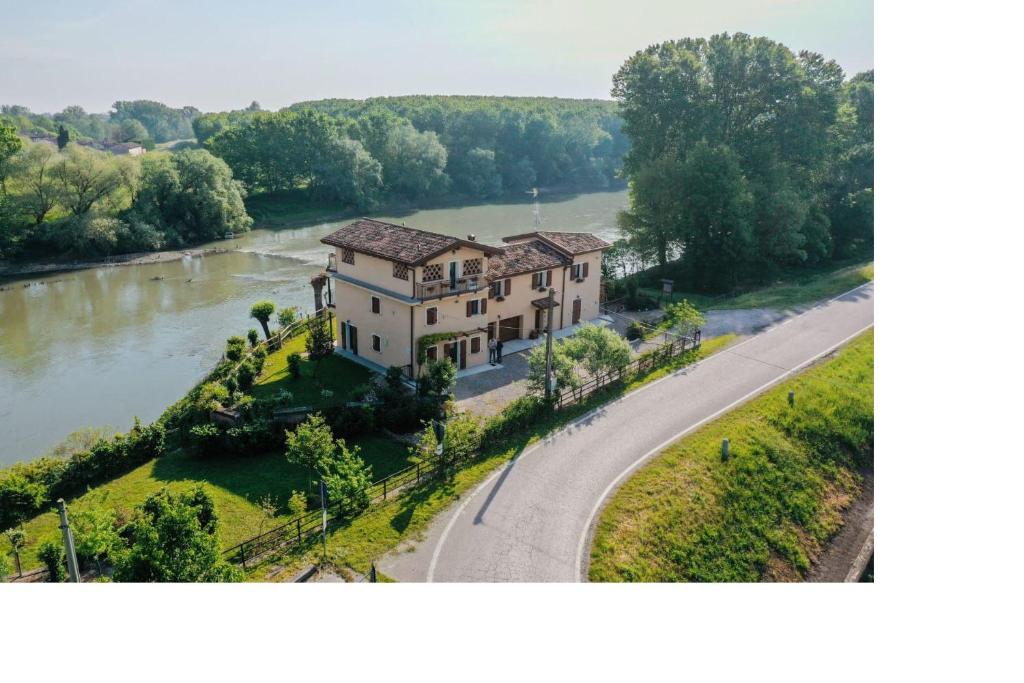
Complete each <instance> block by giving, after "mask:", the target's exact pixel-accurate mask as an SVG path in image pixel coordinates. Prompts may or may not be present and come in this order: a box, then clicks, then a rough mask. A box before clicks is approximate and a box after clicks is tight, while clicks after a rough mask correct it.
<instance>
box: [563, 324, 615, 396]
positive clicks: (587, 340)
mask: <svg viewBox="0 0 1024 683" xmlns="http://www.w3.org/2000/svg"><path fill="white" fill-rule="evenodd" d="M566 352H567V353H568V355H569V356H570V357H571V358H573V359H574V360H575V361H576V362H577V363H579V364H580V365H582V366H583V367H584V368H586V369H587V372H589V373H590V374H591V375H592V376H593V377H595V378H598V384H600V383H601V378H602V377H603V376H605V375H607V374H609V373H611V372H615V371H617V370H621V369H622V368H624V367H626V365H628V364H629V356H630V348H629V343H628V342H626V340H625V339H623V338H622V337H620V336H619V335H617V334H616V333H615V332H613V331H612V330H610V329H608V328H606V327H598V326H597V325H592V324H590V323H587V324H585V325H583V326H581V327H580V329H579V330H577V331H576V334H575V335H573V337H572V339H570V340H569V341H568V342H566Z"/></svg>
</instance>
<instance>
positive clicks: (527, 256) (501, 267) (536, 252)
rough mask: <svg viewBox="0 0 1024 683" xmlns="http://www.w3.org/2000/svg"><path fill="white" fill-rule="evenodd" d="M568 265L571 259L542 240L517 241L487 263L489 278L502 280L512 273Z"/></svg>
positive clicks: (519, 273)
mask: <svg viewBox="0 0 1024 683" xmlns="http://www.w3.org/2000/svg"><path fill="white" fill-rule="evenodd" d="M567 265H569V260H568V259H567V258H566V257H565V256H563V255H562V254H560V253H559V252H558V250H556V249H555V248H554V247H551V246H550V245H548V244H545V243H544V242H541V241H540V240H531V241H529V242H517V243H515V244H510V245H508V246H507V247H503V248H502V249H501V253H500V254H498V255H497V256H492V257H491V260H490V261H489V262H488V264H487V279H488V280H490V281H494V280H500V279H501V278H505V277H510V276H512V275H521V274H522V273H532V272H533V271H535V270H545V269H548V268H561V267H563V266H567Z"/></svg>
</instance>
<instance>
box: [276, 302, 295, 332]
mask: <svg viewBox="0 0 1024 683" xmlns="http://www.w3.org/2000/svg"><path fill="white" fill-rule="evenodd" d="M298 317H299V312H298V309H297V308H295V307H294V306H289V307H288V308H282V309H281V310H280V311H279V312H278V314H277V324H278V325H280V326H281V327H288V326H289V325H291V324H292V323H294V322H295V320H296V319H297V318H298Z"/></svg>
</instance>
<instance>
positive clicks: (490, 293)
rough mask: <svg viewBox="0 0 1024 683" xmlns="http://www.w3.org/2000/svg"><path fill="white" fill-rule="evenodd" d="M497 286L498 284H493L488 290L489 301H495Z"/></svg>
mask: <svg viewBox="0 0 1024 683" xmlns="http://www.w3.org/2000/svg"><path fill="white" fill-rule="evenodd" d="M497 286H498V283H497V282H492V283H491V286H490V287H488V288H487V298H488V299H493V298H494V288H495V287H497Z"/></svg>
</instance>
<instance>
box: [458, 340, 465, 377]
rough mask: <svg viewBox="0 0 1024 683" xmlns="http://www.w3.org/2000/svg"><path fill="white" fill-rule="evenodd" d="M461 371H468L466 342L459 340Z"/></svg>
mask: <svg viewBox="0 0 1024 683" xmlns="http://www.w3.org/2000/svg"><path fill="white" fill-rule="evenodd" d="M459 369H460V370H465V369H466V340H465V339H461V340H459Z"/></svg>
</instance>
